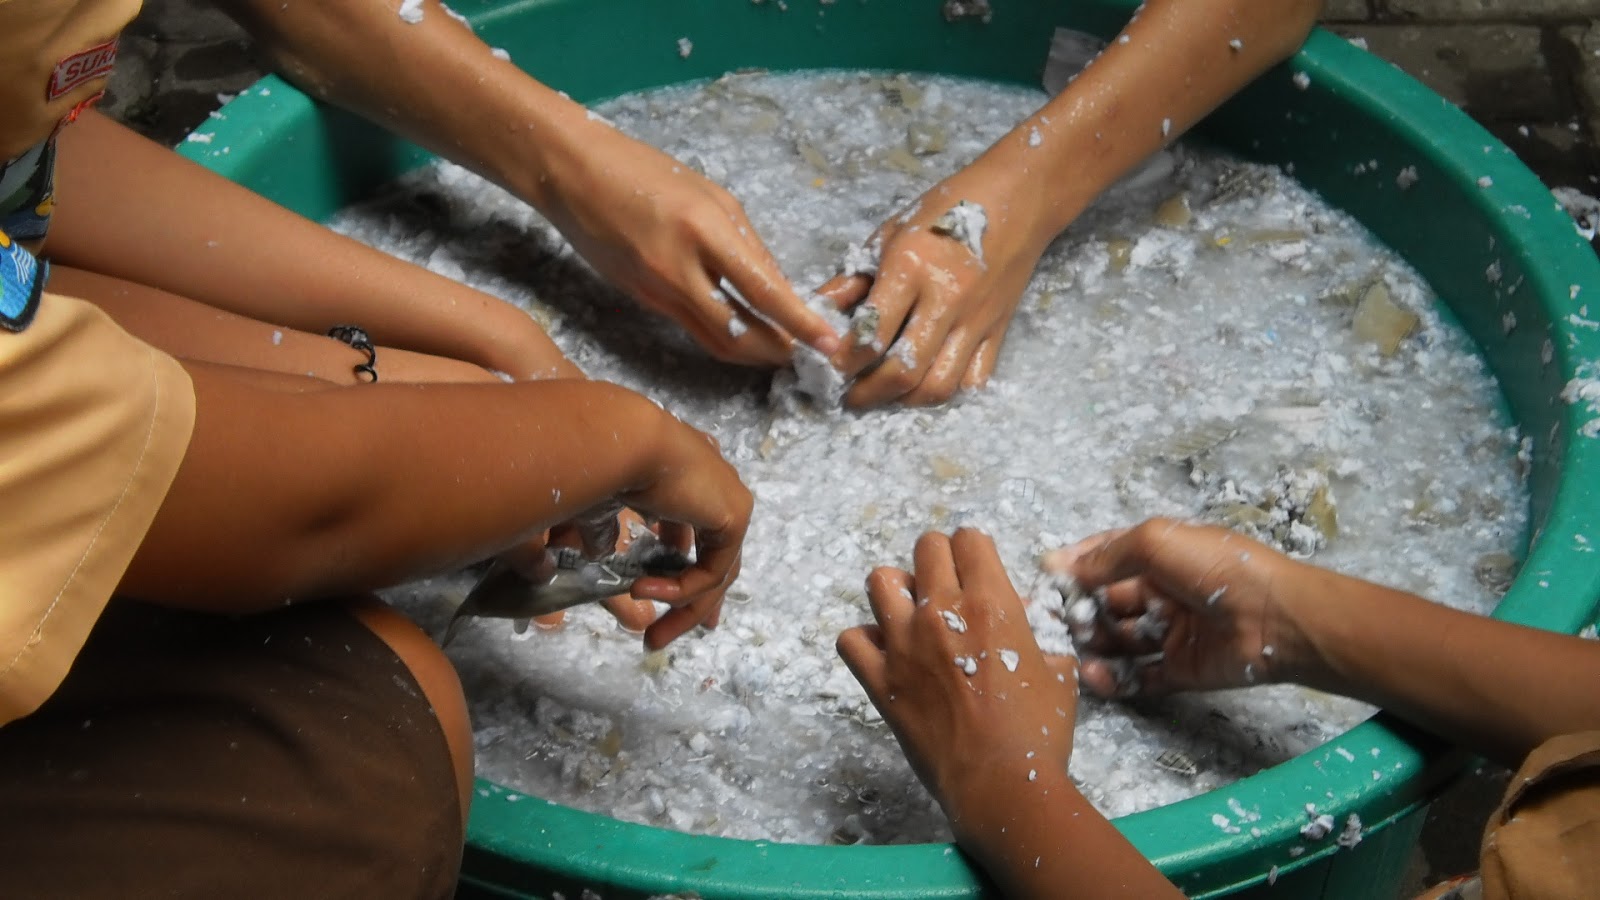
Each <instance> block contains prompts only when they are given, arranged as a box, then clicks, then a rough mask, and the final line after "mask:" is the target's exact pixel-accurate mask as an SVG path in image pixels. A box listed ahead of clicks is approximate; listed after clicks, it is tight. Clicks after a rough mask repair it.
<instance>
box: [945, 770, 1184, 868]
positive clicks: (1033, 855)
mask: <svg viewBox="0 0 1600 900" xmlns="http://www.w3.org/2000/svg"><path fill="white" fill-rule="evenodd" d="M1035 772H1036V774H1035V776H1034V779H1033V780H1031V781H1030V780H1029V779H1028V776H1027V774H1026V772H1025V771H1023V770H1021V769H1018V770H1016V771H1014V772H1005V771H999V772H997V771H995V770H989V771H988V772H986V773H985V774H984V775H982V776H980V777H979V778H978V779H977V781H976V783H974V784H973V785H972V786H970V787H968V788H966V789H965V791H964V795H965V797H966V798H968V799H967V800H966V801H965V802H962V803H960V805H959V807H958V810H959V812H958V814H957V815H958V816H959V817H957V816H952V819H951V826H952V828H954V830H955V832H956V834H957V836H958V840H959V842H960V844H961V847H962V849H964V850H965V851H967V853H968V854H970V855H971V856H972V857H973V858H974V859H975V860H976V861H977V862H978V864H979V865H980V866H981V867H982V868H983V870H984V871H985V872H986V873H987V874H988V875H989V877H990V878H991V879H992V880H993V881H994V882H995V884H997V885H998V886H999V887H1000V892H1001V894H1002V896H1004V897H1005V898H1006V900H1068V898H1077V900H1089V898H1096V900H1099V898H1115V897H1126V898H1139V900H1152V898H1161V897H1181V896H1182V895H1181V894H1180V893H1179V892H1178V891H1177V889H1176V888H1174V887H1173V886H1172V884H1171V883H1170V882H1168V881H1167V879H1166V878H1165V877H1164V876H1162V874H1161V873H1160V872H1159V871H1158V870H1157V869H1156V868H1155V867H1154V866H1153V865H1151V864H1150V862H1149V860H1147V859H1145V858H1144V857H1143V856H1142V855H1140V853H1139V851H1137V850H1135V849H1134V847H1133V845H1132V844H1130V843H1128V841H1127V839H1126V838H1124V837H1123V836H1122V834H1121V833H1120V832H1118V831H1117V829H1116V828H1115V827H1114V826H1113V825H1112V824H1111V823H1110V822H1109V821H1107V819H1106V818H1105V817H1104V816H1102V815H1101V814H1100V813H1099V812H1098V811H1096V810H1095V808H1094V807H1093V806H1091V805H1090V804H1089V801H1088V800H1086V799H1085V798H1084V796H1083V795H1082V794H1081V793H1079V791H1078V789H1077V788H1076V787H1075V786H1073V784H1072V781H1071V780H1070V779H1069V778H1068V777H1067V776H1066V774H1065V773H1064V772H1054V773H1050V772H1037V770H1035ZM1007 774H1009V775H1011V776H1012V777H1011V778H1010V779H1009V780H1011V781H1015V784H1000V783H997V782H999V781H1001V780H1002V779H1004V778H1005V776H1006V775H1007Z"/></svg>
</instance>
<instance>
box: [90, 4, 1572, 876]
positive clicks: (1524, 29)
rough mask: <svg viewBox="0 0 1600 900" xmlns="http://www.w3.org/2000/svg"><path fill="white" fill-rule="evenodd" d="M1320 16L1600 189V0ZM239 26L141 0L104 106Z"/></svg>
mask: <svg viewBox="0 0 1600 900" xmlns="http://www.w3.org/2000/svg"><path fill="white" fill-rule="evenodd" d="M1324 11H1325V16H1324V24H1325V25H1326V26H1327V27H1329V28H1330V29H1332V30H1334V31H1335V32H1337V33H1339V34H1341V35H1344V36H1346V37H1349V38H1352V39H1357V40H1360V41H1364V42H1365V44H1366V46H1367V47H1368V49H1370V50H1371V51H1372V52H1373V53H1376V54H1377V55H1379V56H1381V57H1383V58H1385V59H1388V60H1389V61H1391V62H1393V63H1394V64H1395V65H1397V66H1399V67H1400V68H1402V69H1404V70H1405V71H1406V72H1408V73H1409V74H1411V75H1412V76H1413V77H1415V78H1417V79H1418V80H1420V81H1422V82H1423V83H1424V84H1426V85H1427V86H1428V87H1430V88H1432V89H1433V90H1434V91H1437V92H1438V93H1439V94H1441V95H1443V96H1444V97H1446V98H1447V99H1449V100H1451V101H1452V102H1454V103H1456V104H1457V105H1458V106H1460V107H1461V108H1462V109H1463V110H1465V111H1466V112H1467V113H1468V114H1469V115H1471V116H1472V117H1473V118H1474V119H1476V120H1477V121H1478V122H1479V123H1480V124H1482V125H1483V126H1484V127H1485V128H1487V129H1488V130H1489V131H1490V132H1492V133H1494V134H1495V135H1496V136H1498V137H1499V138H1500V139H1501V140H1503V141H1504V142H1505V143H1506V144H1507V145H1508V146H1509V147H1511V149H1512V150H1513V151H1515V152H1516V153H1517V155H1518V156H1519V157H1520V158H1521V159H1522V160H1523V161H1524V162H1525V163H1526V164H1527V165H1528V167H1529V168H1530V169H1532V170H1533V171H1534V172H1535V173H1536V174H1538V175H1539V176H1540V178H1542V179H1543V180H1544V181H1545V183H1546V184H1548V185H1550V186H1551V187H1562V186H1565V187H1575V188H1577V189H1579V190H1582V191H1584V192H1585V193H1589V194H1595V193H1600V0H1327V2H1326V5H1325V10H1324ZM263 70H264V64H263V63H262V62H260V61H259V60H257V59H255V58H254V56H253V55H252V53H251V51H250V42H249V38H248V36H247V35H246V34H245V33H244V32H243V31H241V30H240V29H239V28H238V27H237V26H236V25H234V24H233V22H232V21H230V20H229V19H228V18H227V17H226V16H224V15H222V14H221V13H218V12H216V11H215V10H214V9H212V8H210V7H209V6H208V5H207V4H206V3H205V2H203V0H148V2H146V4H145V9H144V12H142V13H141V14H140V16H139V18H138V20H137V21H136V22H135V23H134V25H133V26H132V27H131V28H130V29H129V30H128V32H127V35H126V37H125V39H124V41H123V52H122V55H121V58H120V59H119V61H118V70H117V72H116V75H115V76H114V78H113V80H112V88H111V91H110V96H109V97H108V99H107V103H106V106H105V108H106V109H107V110H108V111H109V112H111V114H112V115H115V116H117V117H118V118H121V119H122V120H124V121H126V122H128V123H129V124H131V125H132V126H134V127H135V128H137V129H139V130H140V131H142V132H144V133H145V134H147V135H149V136H150V137H152V138H154V139H156V140H159V141H162V142H164V143H168V144H171V143H176V142H177V141H178V140H181V139H182V137H183V136H184V135H185V134H187V133H188V131H189V130H191V129H192V128H194V127H195V126H196V125H198V124H199V123H200V122H202V121H204V120H205V118H206V115H207V114H208V113H209V112H210V111H211V110H213V109H215V108H216V107H217V106H218V105H219V103H220V101H221V99H222V98H223V97H226V96H228V95H231V94H234V93H236V92H238V91H240V90H241V89H243V88H244V87H246V86H247V85H249V84H250V83H251V82H253V81H254V80H255V79H256V78H258V77H260V75H261V74H262V72H263ZM1506 777H1507V776H1506V773H1505V772H1504V771H1503V770H1501V769H1499V768H1497V767H1489V768H1486V769H1484V770H1481V771H1479V772H1476V773H1472V774H1469V775H1468V776H1467V777H1465V778H1463V779H1462V780H1461V781H1460V782H1459V783H1458V784H1457V785H1456V786H1455V787H1454V788H1452V789H1451V790H1450V791H1449V792H1447V793H1446V794H1445V796H1444V797H1442V798H1441V799H1440V801H1439V802H1437V803H1435V804H1434V806H1433V808H1432V809H1431V811H1430V815H1429V822H1428V825H1427V827H1426V828H1425V830H1424V833H1423V837H1422V841H1421V845H1420V847H1419V849H1418V852H1417V853H1416V854H1415V858H1414V860H1413V865H1412V871H1411V873H1410V877H1409V878H1408V883H1407V885H1406V887H1407V890H1409V891H1412V892H1414V891H1417V890H1420V889H1421V888H1422V887H1423V886H1424V885H1427V884H1432V883H1434V882H1436V881H1437V880H1438V879H1439V878H1440V877H1442V876H1446V875H1451V874H1457V873H1460V872H1464V871H1469V870H1471V869H1473V868H1475V867H1476V860H1477V853H1478V837H1479V832H1480V831H1481V829H1482V827H1483V822H1484V820H1485V818H1486V817H1487V815H1488V813H1489V812H1490V811H1491V810H1492V809H1493V808H1494V806H1495V804H1496V803H1497V802H1498V798H1499V795H1500V792H1501V791H1502V790H1503V788H1504V785H1505V782H1506Z"/></svg>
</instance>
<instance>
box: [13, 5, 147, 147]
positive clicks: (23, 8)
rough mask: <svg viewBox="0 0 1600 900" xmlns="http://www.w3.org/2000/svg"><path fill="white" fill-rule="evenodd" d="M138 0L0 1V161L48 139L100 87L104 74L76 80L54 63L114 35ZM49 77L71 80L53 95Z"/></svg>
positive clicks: (68, 70)
mask: <svg viewBox="0 0 1600 900" xmlns="http://www.w3.org/2000/svg"><path fill="white" fill-rule="evenodd" d="M139 6H140V0H0V160H9V159H14V158H16V157H17V156H18V155H20V154H22V153H25V152H26V151H27V150H28V148H30V147H32V146H33V145H35V144H37V143H39V142H40V141H42V140H44V139H45V138H48V137H49V136H50V135H51V133H52V132H54V131H55V129H56V125H57V123H59V122H60V121H61V120H62V119H63V118H65V117H67V116H68V115H70V114H71V113H72V111H73V110H74V109H75V108H77V106H78V105H79V104H81V103H83V102H84V101H86V100H89V99H91V98H93V97H95V96H96V95H98V94H99V93H100V92H101V91H104V90H105V87H106V81H107V78H106V77H105V75H104V74H102V75H101V76H100V77H96V78H89V79H84V80H79V79H77V78H76V77H74V75H73V72H74V71H75V70H73V69H72V68H71V67H70V66H69V67H67V68H65V69H62V71H61V73H60V75H59V77H58V74H57V69H58V67H61V66H62V64H63V63H64V62H67V61H68V60H71V59H73V58H74V57H75V56H78V55H79V54H82V53H84V52H85V51H87V50H89V49H91V48H94V47H98V46H100V45H102V44H104V43H106V42H107V41H110V40H113V39H115V38H116V36H117V35H118V33H120V32H121V31H122V29H123V27H124V26H125V25H127V24H128V22H130V21H132V19H133V17H134V16H135V15H137V14H138V12H139ZM52 78H58V82H57V83H62V84H70V85H71V87H70V89H69V90H66V91H65V92H64V93H61V94H60V96H57V97H55V98H52V97H51V96H50V95H51V93H52V89H51V84H52Z"/></svg>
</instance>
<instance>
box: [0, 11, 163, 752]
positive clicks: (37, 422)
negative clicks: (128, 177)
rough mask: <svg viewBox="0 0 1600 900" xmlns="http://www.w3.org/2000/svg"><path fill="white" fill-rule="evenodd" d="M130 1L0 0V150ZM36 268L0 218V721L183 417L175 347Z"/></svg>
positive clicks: (57, 118) (154, 478) (30, 681)
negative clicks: (148, 340) (56, 288)
mask: <svg viewBox="0 0 1600 900" xmlns="http://www.w3.org/2000/svg"><path fill="white" fill-rule="evenodd" d="M138 9H139V3H138V2H137V0H103V2H69V0H0V161H5V160H9V159H12V158H14V157H16V156H18V155H20V154H23V153H25V152H27V151H28V149H29V148H31V147H34V146H36V145H38V144H39V143H40V142H41V141H46V140H48V139H49V138H50V136H51V135H52V134H53V133H54V132H55V129H56V128H57V127H58V125H59V123H61V122H62V121H63V120H65V119H68V118H70V117H71V116H72V115H73V114H74V113H75V111H76V110H78V109H80V108H81V106H82V105H83V104H84V103H85V102H86V101H89V100H90V99H91V98H93V97H95V96H97V95H98V94H99V93H100V91H101V90H102V89H103V88H104V84H105V78H106V75H107V74H109V61H108V54H109V55H114V46H115V45H114V40H115V37H116V35H117V33H118V32H119V31H120V30H121V29H122V27H123V26H124V25H125V24H127V22H128V20H129V19H131V18H132V17H133V15H134V14H135V13H136V12H138ZM108 42H111V43H109V44H108ZM108 47H109V48H110V50H109V51H108V49H107V48H108ZM45 277H46V269H45V267H44V266H43V265H42V264H40V263H38V262H37V261H35V260H34V258H33V257H32V256H31V255H29V254H28V253H27V252H26V251H25V250H23V249H22V247H21V245H20V244H19V243H17V242H15V241H13V240H12V239H11V238H10V237H9V236H7V235H5V234H4V233H3V232H0V725H3V724H4V723H6V722H10V721H12V720H14V719H17V718H20V717H22V716H25V715H27V714H28V713H30V712H32V711H33V710H35V709H37V708H38V706H39V704H41V703H43V702H44V700H45V699H46V698H47V697H49V696H50V694H51V693H52V692H53V691H54V690H55V689H56V687H57V686H58V685H59V684H60V683H61V679H62V678H63V677H64V676H65V675H66V672H67V669H68V668H69V667H70V666H71V665H72V661H73V659H74V658H75V657H76V656H77V653H78V651H79V650H80V649H81V648H82V646H83V642H84V640H85V638H86V637H87V636H88V634H89V630H90V628H91V627H92V626H93V625H94V623H95V621H96V620H97V619H98V618H99V616H100V613H101V611H102V610H103V609H104V608H105V604H106V601H107V600H108V599H109V598H110V597H111V594H112V592H113V591H114V590H115V589H116V587H117V584H118V583H119V582H120V581H121V579H122V575H123V572H124V571H125V570H126V569H127V565H128V563H129V561H130V560H131V559H132V558H133V555H134V552H135V551H136V550H137V549H138V547H139V543H140V541H141V540H142V539H143V537H144V534H145V531H146V530H147V529H148V528H149V526H150V523H151V521H152V520H153V519H154V518H155V515H156V511H157V510H158V509H159V508H160V505H161V501H162V499H163V498H164V497H165V496H166V492H167V488H168V487H169V486H170V485H171V483H172V480H173V478H174V477H175V476H176V474H177V471H178V467H179V464H180V463H181V462H182V460H183V454H184V451H185V449H186V448H187V447H188V442H189V435H190V432H191V430H192V428H193V425H194V389H193V386H192V385H191V384H190V382H189V377H188V374H187V373H186V372H185V371H184V370H183V368H182V366H180V365H179V364H178V362H177V361H176V360H174V359H173V358H172V357H170V356H167V355H166V354H164V353H161V352H160V351H158V350H156V349H154V348H152V347H150V346H149V345H148V344H145V343H143V342H142V341H139V340H137V339H135V338H134V337H132V336H130V335H129V334H128V333H127V332H125V331H123V330H122V329H121V328H119V327H118V326H117V325H116V324H115V323H114V322H112V320H111V319H110V318H109V317H108V316H106V315H105V314H104V313H102V312H101V311H100V310H99V309H98V308H97V307H95V306H93V305H91V304H88V303H85V302H83V301H80V300H75V299H72V298H70V297H63V296H58V295H54V294H50V293H48V292H46V291H44V289H43V288H44V279H45Z"/></svg>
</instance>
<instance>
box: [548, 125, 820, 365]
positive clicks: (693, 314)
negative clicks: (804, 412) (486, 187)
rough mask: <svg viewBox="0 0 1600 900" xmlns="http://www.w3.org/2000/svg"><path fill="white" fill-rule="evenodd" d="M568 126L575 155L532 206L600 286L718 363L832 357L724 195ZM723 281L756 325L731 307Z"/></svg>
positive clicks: (659, 160) (602, 134) (672, 163)
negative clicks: (817, 353) (666, 323)
mask: <svg viewBox="0 0 1600 900" xmlns="http://www.w3.org/2000/svg"><path fill="white" fill-rule="evenodd" d="M573 127H574V135H573V136H574V137H575V138H576V137H578V132H580V131H581V133H582V134H581V138H582V143H581V146H579V147H578V148H577V150H576V152H570V153H566V154H563V155H561V156H559V161H557V162H553V163H552V165H551V174H550V180H549V184H548V185H547V188H548V194H547V197H546V198H545V202H543V203H541V204H540V208H541V211H543V212H544V213H545V215H546V216H547V217H548V218H549V219H550V220H551V221H552V222H553V223H555V225H556V227H558V228H560V229H561V233H562V234H564V235H566V237H567V239H568V240H569V241H571V243H572V245H573V247H574V248H576V249H577V251H578V253H579V254H581V255H582V256H583V258H584V259H586V260H588V262H589V263H590V265H592V266H594V267H595V269H596V270H598V271H599V272H600V274H601V275H602V276H604V277H605V278H606V280H608V281H610V282H611V283H612V284H614V285H616V286H617V287H619V288H621V289H622V290H624V291H627V292H628V293H629V294H631V295H632V296H633V297H635V298H636V299H638V300H639V301H640V302H642V303H644V304H645V305H646V306H649V307H650V308H651V309H654V310H655V311H657V312H659V313H662V314H663V315H666V316H668V317H670V318H671V319H673V320H674V321H676V322H678V324H680V325H682V326H683V327H684V329H685V330H687V331H688V332H689V333H690V334H691V335H692V336H693V337H694V338H695V340H696V341H698V342H699V343H700V344H701V345H702V346H703V347H705V349H706V350H707V351H709V352H710V353H711V354H712V355H713V356H716V357H717V358H718V359H722V360H725V361H728V362H734V363H742V364H747V365H750V364H765V365H769V366H780V365H784V364H786V363H787V362H788V361H789V359H790V356H791V351H790V347H789V345H790V342H791V340H793V339H799V340H801V341H804V342H806V343H808V344H811V345H812V346H814V347H816V348H817V349H818V350H821V351H822V352H824V353H830V354H831V353H832V352H833V351H834V350H835V349H837V347H838V337H837V336H836V335H835V334H834V333H833V330H832V329H831V328H830V327H829V326H828V323H827V322H826V321H825V320H824V319H823V318H822V316H820V315H818V314H817V313H816V312H814V311H813V310H811V309H810V308H808V307H807V306H806V305H805V303H804V302H803V301H802V300H801V299H800V298H799V297H798V296H797V295H796V294H795V292H794V289H793V288H792V287H791V286H790V285H789V283H788V281H787V280H786V279H785V278H784V275H783V273H782V271H780V270H779V268H778V264H777V262H776V261H775V260H774V259H773V258H772V255H771V254H770V253H769V252H768V251H767V248H766V247H765V246H764V245H763V244H762V243H761V239H760V238H759V237H757V236H756V232H755V228H754V227H753V226H752V225H751V224H750V220H749V219H747V218H746V217H745V214H744V210H743V208H741V207H740V206H739V203H738V201H736V200H734V199H733V197H732V195H730V194H729V193H728V192H727V191H725V190H723V189H722V188H721V187H719V186H718V185H716V184H714V183H712V182H711V181H710V180H708V179H706V178H705V177H703V176H701V175H699V174H698V173H696V172H694V171H693V170H691V169H690V168H689V167H688V166H685V165H683V164H681V163H679V162H677V161H676V160H674V159H672V158H671V157H669V156H667V155H666V154H664V153H661V152H660V151H658V150H656V149H655V148H653V147H650V146H647V145H645V144H642V143H640V142H638V141H635V140H633V139H632V138H630V137H628V136H626V135H624V134H623V133H622V132H620V131H617V130H615V129H614V128H611V127H610V126H609V125H605V124H604V123H601V122H591V121H587V120H585V121H583V122H581V123H578V124H576V125H574V126H573ZM722 279H727V281H728V282H729V283H730V284H732V285H733V287H734V288H735V289H736V290H737V291H738V292H739V294H740V295H742V296H743V298H744V299H745V300H746V301H747V302H748V303H749V304H750V305H751V306H752V307H754V309H755V311H756V313H759V314H760V315H759V316H757V315H752V314H751V313H750V311H748V310H746V309H745V308H744V307H743V306H742V305H741V304H739V303H738V302H736V301H733V300H732V298H729V297H728V296H727V295H726V293H725V292H724V291H722V290H721V288H720V287H719V285H720V282H721V281H722ZM762 317H765V318H766V319H768V320H770V321H771V323H772V324H768V323H767V322H765V321H763V320H762ZM791 335H792V336H793V337H792V338H791Z"/></svg>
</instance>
